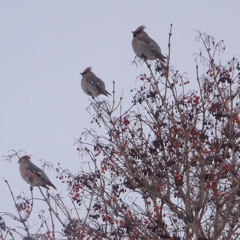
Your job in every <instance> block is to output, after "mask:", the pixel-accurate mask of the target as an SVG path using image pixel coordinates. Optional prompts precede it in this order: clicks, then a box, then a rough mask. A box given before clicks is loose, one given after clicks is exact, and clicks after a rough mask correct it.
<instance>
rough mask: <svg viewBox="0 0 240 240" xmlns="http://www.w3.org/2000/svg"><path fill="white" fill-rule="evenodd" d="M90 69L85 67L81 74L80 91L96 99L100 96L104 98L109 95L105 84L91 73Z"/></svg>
mask: <svg viewBox="0 0 240 240" xmlns="http://www.w3.org/2000/svg"><path fill="white" fill-rule="evenodd" d="M91 70H92V68H91V67H87V68H86V69H85V70H84V71H83V72H82V73H80V74H81V75H82V81H81V86H82V90H83V91H84V92H85V93H86V94H87V95H89V96H92V97H97V96H99V95H100V94H103V95H105V96H108V95H111V94H110V93H109V92H108V91H107V90H106V88H105V83H104V82H103V80H102V79H100V78H98V77H97V76H96V75H95V74H94V73H93V72H92V71H91Z"/></svg>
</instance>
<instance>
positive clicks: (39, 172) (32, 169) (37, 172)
mask: <svg viewBox="0 0 240 240" xmlns="http://www.w3.org/2000/svg"><path fill="white" fill-rule="evenodd" d="M28 170H29V171H30V172H31V173H33V174H35V175H36V176H37V177H40V178H42V179H44V180H45V181H47V182H50V180H49V178H48V176H47V175H46V174H45V173H44V171H43V170H42V169H41V168H39V167H37V166H35V165H33V164H32V165H31V166H30V167H29V168H28Z"/></svg>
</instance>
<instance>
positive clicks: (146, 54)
mask: <svg viewBox="0 0 240 240" xmlns="http://www.w3.org/2000/svg"><path fill="white" fill-rule="evenodd" d="M145 28H146V27H145V26H140V27H138V28H137V29H136V30H135V31H132V33H133V40H132V47H133V51H134V52H135V53H136V55H137V56H138V57H141V58H144V59H149V60H156V59H159V60H160V61H161V62H163V63H165V62H166V61H165V59H166V57H165V56H163V55H162V53H161V48H160V47H159V45H158V44H157V43H156V42H155V41H154V40H153V39H152V38H150V37H149V36H148V34H147V33H146V32H145V31H144V29H145Z"/></svg>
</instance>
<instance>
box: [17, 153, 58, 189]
mask: <svg viewBox="0 0 240 240" xmlns="http://www.w3.org/2000/svg"><path fill="white" fill-rule="evenodd" d="M18 163H19V170H20V174H21V176H22V178H23V180H25V181H26V182H27V183H28V184H30V185H31V186H33V187H34V186H41V187H44V188H46V189H48V190H49V187H48V186H51V187H53V188H54V189H56V190H57V188H56V187H55V186H54V185H53V184H52V183H51V181H50V180H49V178H48V177H47V175H46V174H45V173H44V171H43V170H42V169H40V168H39V167H37V166H36V165H35V164H33V163H32V162H31V158H30V157H29V156H27V155H25V156H22V157H21V158H20V159H19V161H18Z"/></svg>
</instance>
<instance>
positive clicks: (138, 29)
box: [134, 25, 146, 34]
mask: <svg viewBox="0 0 240 240" xmlns="http://www.w3.org/2000/svg"><path fill="white" fill-rule="evenodd" d="M145 28H146V26H144V25H141V26H140V27H138V28H137V29H136V30H135V31H134V33H136V34H139V33H140V32H142V31H143V30H144V29H145Z"/></svg>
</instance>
